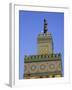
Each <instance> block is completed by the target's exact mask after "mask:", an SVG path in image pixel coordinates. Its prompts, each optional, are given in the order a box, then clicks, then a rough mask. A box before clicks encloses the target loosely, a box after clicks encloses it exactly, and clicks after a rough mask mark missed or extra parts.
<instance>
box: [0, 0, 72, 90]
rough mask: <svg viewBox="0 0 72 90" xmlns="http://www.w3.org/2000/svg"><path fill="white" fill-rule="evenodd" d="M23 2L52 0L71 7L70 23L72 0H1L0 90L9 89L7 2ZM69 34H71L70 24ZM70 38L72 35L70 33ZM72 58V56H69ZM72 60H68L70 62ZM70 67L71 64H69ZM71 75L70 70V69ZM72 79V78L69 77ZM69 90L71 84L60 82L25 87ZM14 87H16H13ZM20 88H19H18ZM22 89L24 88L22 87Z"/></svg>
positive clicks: (49, 1)
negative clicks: (44, 85)
mask: <svg viewBox="0 0 72 90" xmlns="http://www.w3.org/2000/svg"><path fill="white" fill-rule="evenodd" d="M19 1H20V2H21V1H22V2H23V3H24V4H34V5H35V4H39V5H44V4H45V5H47V3H52V2H54V3H55V4H56V5H58V6H60V5H63V6H69V7H70V8H71V9H70V10H71V13H70V14H71V15H70V23H72V6H71V5H72V4H71V3H72V0H1V1H0V90H2V89H5V90H6V89H10V87H9V86H8V83H9V2H19ZM70 28H71V34H72V25H71V27H70ZM71 38H72V35H71ZM70 42H71V43H70V45H71V47H70V48H71V51H70V55H71V53H72V41H71V40H70ZM71 56H72V55H71ZM70 59H72V57H70ZM71 63H72V61H71V62H70V64H71ZM70 67H71V68H72V66H71V65H70ZM71 76H72V70H71ZM71 81H72V78H71ZM34 88H35V89H38V90H39V89H40V90H44V89H46V90H48V89H49V90H53V89H55V90H58V89H63V90H71V88H72V84H66V85H65V84H62V85H58V84H57V85H47V87H43V86H42V87H25V89H27V90H29V89H30V90H34ZM15 89H16V88H15ZM19 89H20V88H19ZM23 89H24V88H23Z"/></svg>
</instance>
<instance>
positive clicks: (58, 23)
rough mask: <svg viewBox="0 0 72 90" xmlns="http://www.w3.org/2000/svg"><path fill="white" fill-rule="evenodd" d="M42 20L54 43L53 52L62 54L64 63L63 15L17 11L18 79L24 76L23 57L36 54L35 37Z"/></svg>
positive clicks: (39, 29) (42, 26)
mask: <svg viewBox="0 0 72 90" xmlns="http://www.w3.org/2000/svg"><path fill="white" fill-rule="evenodd" d="M44 18H45V19H46V20H47V23H48V31H49V32H51V34H52V37H53V43H54V52H55V53H59V52H60V53H61V54H62V64H63V63H64V13H61V12H60V13H58V12H37V11H23V10H20V11H19V62H20V64H19V78H20V79H22V78H23V74H24V55H33V54H37V35H38V34H39V33H40V32H41V31H43V28H44Z"/></svg>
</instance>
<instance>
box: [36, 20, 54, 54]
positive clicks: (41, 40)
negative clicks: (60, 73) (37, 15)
mask: <svg viewBox="0 0 72 90" xmlns="http://www.w3.org/2000/svg"><path fill="white" fill-rule="evenodd" d="M47 26H48V24H47V21H46V19H44V31H43V33H40V34H39V35H38V38H37V44H38V54H52V53H53V40H52V35H51V33H49V32H48V27H47Z"/></svg>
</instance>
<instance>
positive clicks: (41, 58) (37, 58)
mask: <svg viewBox="0 0 72 90" xmlns="http://www.w3.org/2000/svg"><path fill="white" fill-rule="evenodd" d="M55 59H61V54H60V53H59V54H48V55H47V54H45V55H29V56H27V55H25V56H24V61H25V62H28V61H45V60H55Z"/></svg>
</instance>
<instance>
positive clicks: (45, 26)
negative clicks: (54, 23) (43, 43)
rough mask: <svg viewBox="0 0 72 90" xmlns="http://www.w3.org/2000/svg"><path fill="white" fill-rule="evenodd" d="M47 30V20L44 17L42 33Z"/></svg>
mask: <svg viewBox="0 0 72 90" xmlns="http://www.w3.org/2000/svg"><path fill="white" fill-rule="evenodd" d="M47 30H48V28H47V21H46V19H45V18H44V33H47Z"/></svg>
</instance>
